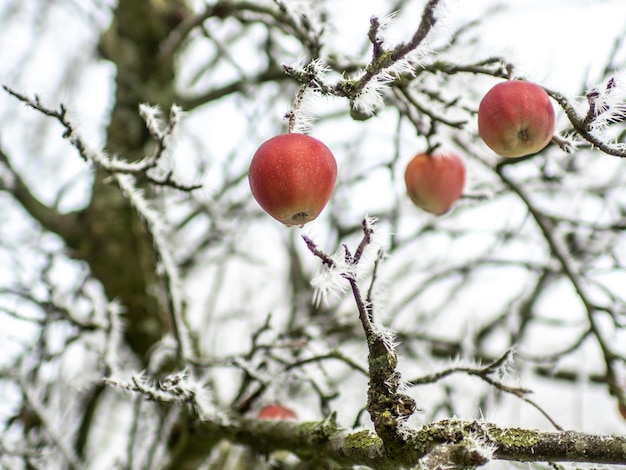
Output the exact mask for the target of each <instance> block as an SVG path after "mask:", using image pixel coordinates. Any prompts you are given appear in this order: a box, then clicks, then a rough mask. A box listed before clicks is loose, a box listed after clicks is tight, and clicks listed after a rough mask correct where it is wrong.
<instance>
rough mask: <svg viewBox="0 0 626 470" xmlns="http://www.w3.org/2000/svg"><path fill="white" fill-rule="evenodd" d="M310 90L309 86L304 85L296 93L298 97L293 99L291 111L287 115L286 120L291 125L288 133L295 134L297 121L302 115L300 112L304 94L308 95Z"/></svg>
mask: <svg viewBox="0 0 626 470" xmlns="http://www.w3.org/2000/svg"><path fill="white" fill-rule="evenodd" d="M308 88H309V86H308V85H303V86H301V87H300V89H299V90H298V92H297V93H296V97H295V98H294V99H293V104H292V105H291V109H290V110H289V111H287V113H286V114H285V119H287V120H288V121H289V125H288V127H287V132H288V133H289V134H291V133H293V132H294V130H295V129H296V124H297V119H298V117H299V115H300V113H299V111H300V108H301V107H302V103H303V102H304V94H305V93H306V91H307V89H308Z"/></svg>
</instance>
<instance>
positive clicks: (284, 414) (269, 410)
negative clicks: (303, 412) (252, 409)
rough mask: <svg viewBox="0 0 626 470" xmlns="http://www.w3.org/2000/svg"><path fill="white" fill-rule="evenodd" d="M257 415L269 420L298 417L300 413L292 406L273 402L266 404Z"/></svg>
mask: <svg viewBox="0 0 626 470" xmlns="http://www.w3.org/2000/svg"><path fill="white" fill-rule="evenodd" d="M256 417H257V418H258V419H267V420H287V419H298V415H296V412H295V411H293V410H292V409H291V408H287V407H286V406H283V405H278V404H272V405H267V406H264V407H263V408H261V409H260V410H259V412H258V413H257V415H256Z"/></svg>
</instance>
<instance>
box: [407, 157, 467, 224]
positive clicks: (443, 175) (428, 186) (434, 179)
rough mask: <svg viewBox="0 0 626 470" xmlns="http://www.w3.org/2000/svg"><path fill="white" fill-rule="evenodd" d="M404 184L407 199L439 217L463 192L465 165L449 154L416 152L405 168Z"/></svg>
mask: <svg viewBox="0 0 626 470" xmlns="http://www.w3.org/2000/svg"><path fill="white" fill-rule="evenodd" d="M404 182H405V184H406V190H407V194H408V196H409V199H411V201H413V203H414V204H415V205H416V206H417V207H419V208H421V209H423V210H425V211H426V212H430V213H431V214H435V215H442V214H445V213H446V212H448V211H449V210H450V209H451V208H452V206H453V205H454V203H455V202H456V201H457V199H459V197H460V196H461V194H462V193H463V186H464V185H465V165H464V164H463V161H462V160H461V159H460V158H459V156H458V155H457V154H456V153H455V152H452V151H436V152H433V153H428V152H424V153H419V154H417V155H415V157H413V159H412V160H411V161H410V162H409V164H408V165H407V167H406V170H405V172H404Z"/></svg>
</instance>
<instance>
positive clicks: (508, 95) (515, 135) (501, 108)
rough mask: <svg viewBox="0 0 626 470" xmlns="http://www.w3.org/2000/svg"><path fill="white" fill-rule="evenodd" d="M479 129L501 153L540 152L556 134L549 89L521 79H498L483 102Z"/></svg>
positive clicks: (513, 154) (482, 136)
mask: <svg viewBox="0 0 626 470" xmlns="http://www.w3.org/2000/svg"><path fill="white" fill-rule="evenodd" d="M478 133H479V134H480V137H481V138H482V139H483V141H484V142H485V143H486V144H487V146H489V148H491V150H493V151H494V152H496V153H497V154H498V155H500V156H502V157H511V158H513V157H522V156H524V155H530V154H532V153H536V152H539V151H540V150H542V149H543V148H544V147H545V146H546V145H548V143H549V142H550V140H551V139H552V136H553V134H554V109H553V108H552V103H551V102H550V97H549V96H548V93H546V91H545V90H544V89H543V88H541V87H540V86H539V85H535V84H534V83H529V82H523V81H520V80H511V81H506V82H502V83H498V84H497V85H496V86H494V87H493V88H492V89H491V90H489V92H488V93H487V94H486V95H485V96H484V97H483V99H482V101H481V102H480V106H479V107H478Z"/></svg>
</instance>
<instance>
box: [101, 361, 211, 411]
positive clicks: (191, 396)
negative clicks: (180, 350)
mask: <svg viewBox="0 0 626 470" xmlns="http://www.w3.org/2000/svg"><path fill="white" fill-rule="evenodd" d="M103 383H104V384H106V385H109V386H111V387H115V388H120V389H123V390H128V391H131V392H137V393H141V394H142V395H143V396H144V397H145V398H147V399H148V400H152V401H156V402H160V403H176V404H186V405H189V406H190V407H191V409H192V410H193V412H194V413H195V414H196V415H197V416H198V417H199V418H200V419H201V420H203V419H208V418H209V417H212V418H213V419H216V417H217V414H216V413H215V411H214V407H213V405H212V403H211V397H210V396H209V392H208V390H207V389H206V388H205V387H204V386H203V385H202V384H201V383H200V382H199V381H198V380H196V379H194V378H193V377H192V376H191V375H190V373H189V372H188V371H186V370H184V371H182V372H179V373H176V374H172V375H168V376H167V377H165V378H163V379H161V380H159V381H158V382H156V383H152V382H151V381H150V380H149V378H147V377H146V376H145V375H144V374H136V375H133V376H132V378H131V380H130V381H125V380H120V379H117V378H115V377H107V378H105V379H103Z"/></svg>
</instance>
